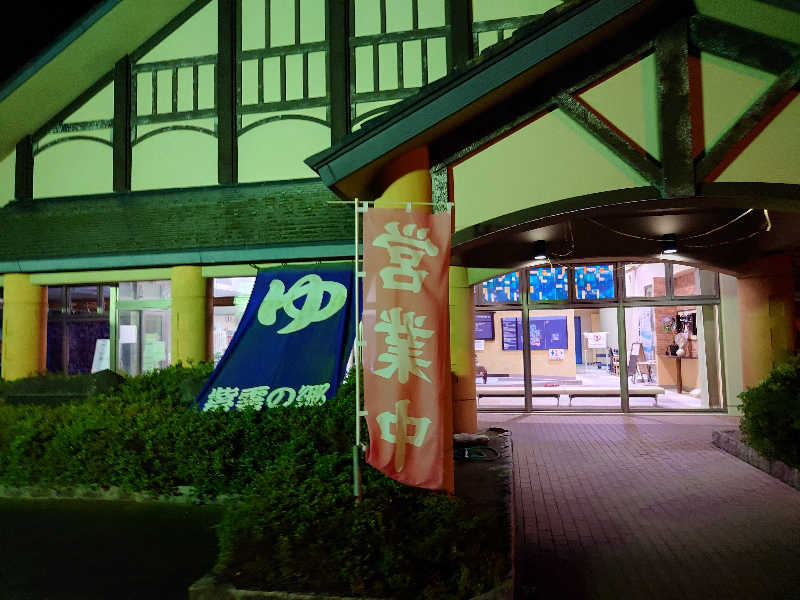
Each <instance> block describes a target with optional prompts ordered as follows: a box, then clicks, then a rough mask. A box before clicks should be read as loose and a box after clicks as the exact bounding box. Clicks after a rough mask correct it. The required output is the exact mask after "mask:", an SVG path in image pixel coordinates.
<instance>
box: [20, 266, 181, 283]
mask: <svg viewBox="0 0 800 600" xmlns="http://www.w3.org/2000/svg"><path fill="white" fill-rule="evenodd" d="M170 273H171V270H170V268H169V267H164V268H160V269H115V270H110V271H68V272H61V273H32V274H31V283H35V284H37V285H75V284H79V283H105V282H113V281H155V280H157V279H169V278H170Z"/></svg>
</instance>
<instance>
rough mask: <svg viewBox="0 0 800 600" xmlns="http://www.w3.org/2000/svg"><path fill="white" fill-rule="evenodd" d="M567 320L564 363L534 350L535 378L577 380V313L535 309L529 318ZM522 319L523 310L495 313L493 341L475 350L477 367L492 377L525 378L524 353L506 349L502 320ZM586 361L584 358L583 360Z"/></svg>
mask: <svg viewBox="0 0 800 600" xmlns="http://www.w3.org/2000/svg"><path fill="white" fill-rule="evenodd" d="M555 316H564V317H566V318H567V340H568V341H567V349H566V350H564V360H550V358H549V352H548V351H547V350H532V351H531V371H532V374H533V375H534V376H536V375H552V376H557V377H574V376H575V374H576V370H575V342H574V339H575V319H574V317H575V311H574V310H539V311H537V310H532V311H530V317H531V318H533V317H555ZM508 317H512V318H521V317H522V311H520V310H509V311H497V312H495V313H494V339H493V340H484V349H483V350H476V351H475V356H476V359H477V362H478V364H480V365H481V366H483V367H485V368H486V370H487V372H488V373H490V374H503V375H516V376H518V377H521V376H522V350H503V335H502V331H503V330H502V321H501V319H503V318H508ZM584 360H585V359H584Z"/></svg>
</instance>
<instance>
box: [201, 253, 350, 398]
mask: <svg viewBox="0 0 800 600" xmlns="http://www.w3.org/2000/svg"><path fill="white" fill-rule="evenodd" d="M353 280H354V274H353V265H352V263H334V264H326V265H322V264H319V265H313V266H310V265H303V266H298V267H292V266H288V267H281V268H278V269H269V270H263V271H259V272H258V276H257V277H256V283H255V286H254V287H253V292H252V294H251V295H250V301H249V302H248V304H247V309H246V310H245V312H244V315H243V316H242V320H241V322H240V323H239V328H238V329H237V330H236V333H235V334H234V336H233V339H232V340H231V343H230V345H229V346H228V349H227V350H226V351H225V354H224V355H223V356H222V359H220V361H219V364H218V365H217V368H216V369H214V372H213V373H212V374H211V376H210V377H209V378H208V381H207V382H206V385H205V387H204V388H203V391H202V392H200V395H199V396H198V397H197V400H196V401H195V406H196V407H197V408H199V409H200V410H225V411H228V410H236V409H240V408H246V407H248V408H253V409H256V410H266V409H269V408H275V407H278V406H315V405H320V404H324V403H325V402H326V401H327V400H328V399H330V398H332V397H333V396H334V395H335V394H336V390H337V389H338V387H339V384H340V383H341V381H342V379H343V378H344V375H345V368H346V366H347V359H348V357H349V356H350V350H351V348H352V345H353V337H354V335H355V330H354V327H353V311H354V299H353V290H354V288H355V286H354V281H353Z"/></svg>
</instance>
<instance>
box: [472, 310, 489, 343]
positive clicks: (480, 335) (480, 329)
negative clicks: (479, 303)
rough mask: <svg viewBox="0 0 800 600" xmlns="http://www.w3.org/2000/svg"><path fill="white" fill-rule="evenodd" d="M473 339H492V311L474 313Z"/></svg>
mask: <svg viewBox="0 0 800 600" xmlns="http://www.w3.org/2000/svg"><path fill="white" fill-rule="evenodd" d="M475 339H476V340H493V339H494V313H486V312H476V313H475Z"/></svg>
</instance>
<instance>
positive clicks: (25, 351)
mask: <svg viewBox="0 0 800 600" xmlns="http://www.w3.org/2000/svg"><path fill="white" fill-rule="evenodd" d="M3 288H4V292H3V355H2V361H3V367H2V371H3V378H4V379H7V380H12V379H21V378H23V377H29V376H31V375H35V374H36V373H38V372H40V371H44V370H45V359H46V356H47V351H46V350H47V347H46V343H47V337H46V332H47V301H46V294H47V288H44V287H42V286H39V285H33V284H31V281H30V277H29V276H28V274H27V273H10V274H7V275H5V276H4V277H3Z"/></svg>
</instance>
